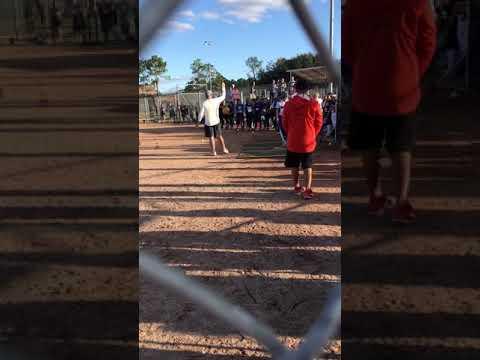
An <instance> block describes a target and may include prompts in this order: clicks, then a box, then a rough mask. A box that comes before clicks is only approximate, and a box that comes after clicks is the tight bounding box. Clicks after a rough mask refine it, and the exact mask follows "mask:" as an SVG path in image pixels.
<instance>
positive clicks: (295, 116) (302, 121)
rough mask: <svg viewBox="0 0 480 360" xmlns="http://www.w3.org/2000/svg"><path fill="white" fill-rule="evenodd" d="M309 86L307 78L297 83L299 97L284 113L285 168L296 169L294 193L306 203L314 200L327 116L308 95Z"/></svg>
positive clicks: (296, 96) (288, 104) (291, 102)
mask: <svg viewBox="0 0 480 360" xmlns="http://www.w3.org/2000/svg"><path fill="white" fill-rule="evenodd" d="M308 88H309V85H308V83H307V82H306V81H305V80H303V79H298V80H297V81H296V83H295V90H296V92H297V93H296V95H295V96H293V98H292V99H290V100H289V101H288V102H287V103H286V104H285V108H284V110H283V120H282V125H283V129H284V130H285V134H286V136H287V154H286V157H285V167H287V168H290V169H291V170H292V176H293V183H294V192H295V193H296V194H302V193H303V197H304V199H305V200H308V199H312V198H313V191H312V179H313V170H312V165H313V152H314V151H315V148H316V147H317V135H318V133H319V132H320V130H321V128H322V123H323V116H322V111H321V109H320V104H319V103H318V101H316V100H314V99H313V100H312V99H310V97H309V96H308V95H307V91H308ZM300 165H301V166H302V168H303V175H304V187H303V188H302V187H301V186H300V170H299V169H300Z"/></svg>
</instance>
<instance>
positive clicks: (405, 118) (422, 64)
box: [342, 0, 436, 222]
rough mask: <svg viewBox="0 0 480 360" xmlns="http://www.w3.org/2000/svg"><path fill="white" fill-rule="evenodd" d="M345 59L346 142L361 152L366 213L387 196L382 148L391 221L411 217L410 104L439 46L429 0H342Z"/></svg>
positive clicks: (377, 208) (412, 134) (412, 131)
mask: <svg viewBox="0 0 480 360" xmlns="http://www.w3.org/2000/svg"><path fill="white" fill-rule="evenodd" d="M342 16H343V18H342V60H343V62H344V63H345V64H346V65H347V66H349V67H350V70H351V73H352V117H351V122H350V129H349V137H348V141H347V142H348V145H349V147H350V148H351V149H352V150H359V151H362V153H363V165H364V169H365V172H366V177H367V183H368V188H369V192H370V194H369V196H370V200H369V205H368V212H369V213H370V214H375V215H381V214H383V212H384V209H385V205H386V203H387V198H386V196H385V195H384V194H383V192H382V188H381V184H380V175H379V173H380V165H379V163H378V159H379V154H380V150H381V148H382V147H383V146H384V145H385V148H386V149H387V150H388V152H389V153H390V154H391V157H392V160H393V170H394V177H395V182H396V189H397V190H396V191H397V193H396V197H397V202H396V206H395V208H394V210H393V220H394V221H396V222H411V221H413V220H414V219H415V213H414V210H413V207H412V205H411V204H410V202H409V200H408V194H409V186H410V171H411V170H410V169H411V153H412V150H413V148H414V145H415V123H416V120H415V112H416V109H417V107H418V104H419V102H420V99H421V93H420V82H421V79H422V77H423V75H424V74H425V72H426V71H427V69H428V67H429V66H430V62H431V60H432V57H433V55H434V52H435V48H436V26H435V19H434V14H433V9H432V7H431V4H430V1H429V0H402V1H398V0H347V2H346V4H345V5H344V8H343V12H342Z"/></svg>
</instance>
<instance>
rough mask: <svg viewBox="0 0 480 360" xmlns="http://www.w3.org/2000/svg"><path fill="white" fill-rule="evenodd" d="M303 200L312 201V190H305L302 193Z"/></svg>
mask: <svg viewBox="0 0 480 360" xmlns="http://www.w3.org/2000/svg"><path fill="white" fill-rule="evenodd" d="M303 199H304V200H310V199H313V191H312V189H307V190H305V191H304V192H303Z"/></svg>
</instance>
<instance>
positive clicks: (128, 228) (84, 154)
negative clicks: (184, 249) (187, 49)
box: [0, 45, 138, 360]
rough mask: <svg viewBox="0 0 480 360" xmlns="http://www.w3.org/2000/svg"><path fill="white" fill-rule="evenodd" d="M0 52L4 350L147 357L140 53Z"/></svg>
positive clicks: (0, 348)
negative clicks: (141, 260) (141, 329)
mask: <svg viewBox="0 0 480 360" xmlns="http://www.w3.org/2000/svg"><path fill="white" fill-rule="evenodd" d="M133 50H136V49H133ZM0 54H1V56H0V59H1V60H0V89H1V94H0V106H1V108H2V110H1V121H0V158H1V161H2V166H1V168H0V179H1V181H0V215H1V217H0V266H1V268H2V272H1V273H0V358H2V359H3V358H5V359H7V358H8V359H10V358H11V359H17V356H19V351H20V350H23V351H26V352H29V354H27V355H25V358H26V359H30V358H37V359H44V358H46V359H58V360H64V359H82V360H86V359H117V360H120V359H131V358H132V357H135V356H138V349H137V344H136V339H137V334H138V330H137V329H138V328H137V325H138V311H137V309H138V303H137V295H138V294H137V284H138V282H137V279H138V250H137V248H138V226H137V222H138V211H137V204H138V201H137V181H138V172H137V169H138V161H137V141H136V140H137V136H138V131H137V127H138V115H137V111H138V101H137V94H138V87H137V85H136V81H137V59H138V57H137V54H136V51H135V52H134V51H132V50H129V49H101V48H79V47H74V46H69V47H62V46H58V47H37V46H27V45H25V46H15V47H3V46H2V47H0ZM118 314H122V316H118ZM22 342H27V343H28V345H25V344H22ZM7 350H8V351H10V350H11V351H12V355H11V356H8V355H5V351H7ZM32 353H33V354H34V355H32ZM13 354H15V355H13ZM42 356H43V357H42Z"/></svg>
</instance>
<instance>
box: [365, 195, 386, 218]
mask: <svg viewBox="0 0 480 360" xmlns="http://www.w3.org/2000/svg"><path fill="white" fill-rule="evenodd" d="M386 205H387V197H386V196H385V195H382V196H370V201H369V203H368V214H369V215H375V216H381V215H383V213H384V212H385V206H386Z"/></svg>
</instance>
